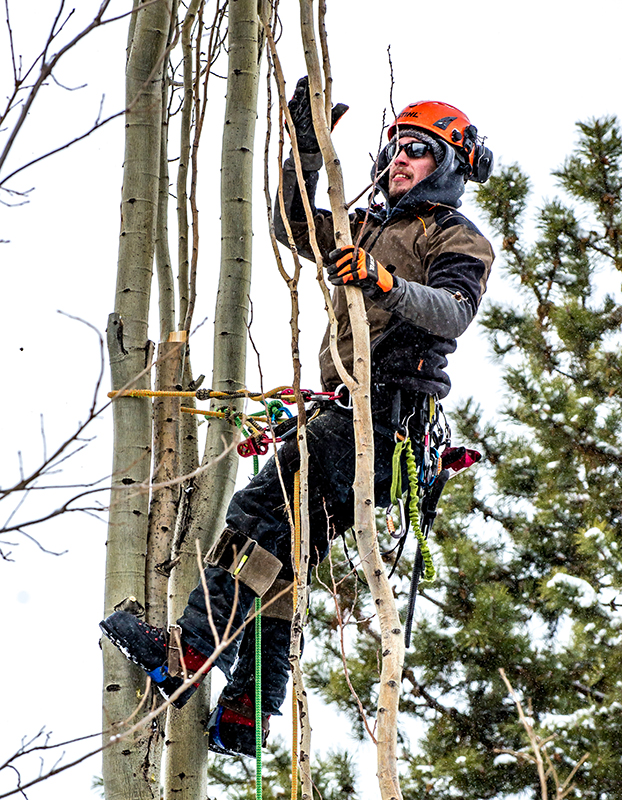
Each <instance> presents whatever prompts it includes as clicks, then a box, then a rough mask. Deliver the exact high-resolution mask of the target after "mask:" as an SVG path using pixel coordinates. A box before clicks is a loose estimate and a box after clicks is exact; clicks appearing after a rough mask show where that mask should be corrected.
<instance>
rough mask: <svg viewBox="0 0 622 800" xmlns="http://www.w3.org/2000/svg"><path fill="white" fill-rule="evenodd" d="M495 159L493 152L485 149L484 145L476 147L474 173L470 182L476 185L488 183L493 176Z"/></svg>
mask: <svg viewBox="0 0 622 800" xmlns="http://www.w3.org/2000/svg"><path fill="white" fill-rule="evenodd" d="M494 163H495V159H494V156H493V154H492V150H490V149H489V148H488V147H485V146H484V145H483V144H476V145H475V152H474V153H473V171H472V172H471V175H470V180H472V181H475V183H486V181H487V180H488V178H490V176H491V174H492V168H493V166H494Z"/></svg>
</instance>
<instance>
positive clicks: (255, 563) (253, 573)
mask: <svg viewBox="0 0 622 800" xmlns="http://www.w3.org/2000/svg"><path fill="white" fill-rule="evenodd" d="M205 560H206V561H207V563H208V564H210V565H211V566H212V567H220V568H221V569H224V570H226V571H227V572H228V573H229V574H231V575H233V577H234V578H237V579H238V580H239V581H241V582H242V583H244V584H246V586H248V587H249V588H250V589H252V590H253V591H254V592H255V594H256V595H258V596H259V597H263V596H264V594H265V593H266V592H267V591H268V589H269V588H270V587H271V586H272V584H273V583H274V581H275V580H276V576H277V575H278V574H279V572H280V571H281V568H282V566H283V565H282V563H281V562H280V561H279V559H278V558H277V557H276V556H273V555H272V553H269V552H268V551H267V550H266V549H265V548H264V547H262V546H261V545H260V544H258V543H257V542H256V541H255V540H254V539H251V538H250V537H248V536H246V535H245V534H243V533H240V532H239V531H234V530H232V529H231V528H225V530H224V531H223V532H222V533H221V535H220V537H219V538H218V539H217V540H216V541H215V542H214V544H213V545H212V547H211V548H210V550H209V552H208V554H207V555H206V557H205Z"/></svg>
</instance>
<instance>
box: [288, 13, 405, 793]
mask: <svg viewBox="0 0 622 800" xmlns="http://www.w3.org/2000/svg"><path fill="white" fill-rule="evenodd" d="M300 19H301V29H302V39H303V45H304V51H305V60H306V64H307V70H308V73H309V85H310V93H311V108H312V112H313V123H314V127H315V130H316V133H317V136H318V141H319V144H320V148H321V151H322V156H323V158H324V162H325V164H326V171H327V173H328V183H329V197H330V202H331V209H332V212H333V220H334V228H335V242H336V245H337V247H344V246H346V245H350V244H352V238H351V234H350V221H349V218H348V213H347V207H346V203H345V195H344V191H343V177H342V174H341V166H340V163H339V160H338V158H337V155H336V153H335V150H334V148H333V145H332V141H331V138H330V131H329V124H330V120H328V121H327V119H326V112H325V105H324V98H323V92H322V83H321V72H320V63H319V57H318V49H317V42H316V39H315V32H314V27H313V13H312V0H300ZM346 298H347V301H348V312H349V316H350V324H351V326H352V338H353V345H354V359H353V363H354V376H353V377H354V380H353V381H352V380H350V379H348V378H347V376H343V375H342V376H341V377H342V380H344V381H345V382H347V383H348V386H349V387H350V391H351V394H352V403H353V406H354V411H353V419H354V433H355V441H356V472H355V480H354V496H355V507H354V532H355V535H356V541H357V546H358V550H359V555H360V557H361V562H362V565H363V570H364V572H365V577H366V578H367V581H368V583H369V586H370V590H371V594H372V598H373V601H374V605H375V608H376V610H377V612H378V617H379V621H380V631H381V641H382V673H381V677H380V690H379V695H378V718H377V726H378V728H377V740H378V780H379V785H380V793H381V797H382V800H401V797H402V794H401V790H400V786H399V776H398V772H397V710H398V704H399V690H400V685H401V678H402V665H403V661H404V644H403V637H402V627H401V623H400V619H399V615H398V613H397V608H396V606H395V600H394V598H393V594H392V592H391V587H390V585H389V582H388V579H387V575H386V572H385V569H384V565H383V563H382V559H381V557H380V551H379V548H378V539H377V533H376V524H375V516H374V507H375V504H374V440H373V427H372V416H371V404H370V366H371V357H370V347H369V325H368V322H367V314H366V311H365V304H364V300H363V294H362V292H361V291H360V289H358V288H354V287H346Z"/></svg>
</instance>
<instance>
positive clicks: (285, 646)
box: [179, 406, 395, 714]
mask: <svg viewBox="0 0 622 800" xmlns="http://www.w3.org/2000/svg"><path fill="white" fill-rule="evenodd" d="M380 416H381V415H379V414H378V413H375V414H374V420H378V419H379V417H380ZM382 422H383V423H384V424H386V425H388V422H387V420H386V419H384V418H383V419H382ZM307 441H308V448H309V507H310V508H309V516H310V538H311V542H310V544H311V560H312V566H313V565H315V564H318V563H319V562H321V561H322V560H323V559H324V558H325V557H326V555H327V554H328V550H329V547H330V544H331V541H332V539H333V538H334V537H335V536H337V535H340V534H342V533H343V532H345V531H346V530H347V529H348V528H350V527H351V526H352V525H353V523H354V493H353V490H352V484H353V482H354V468H355V457H354V453H355V450H354V430H353V426H352V412H351V411H347V410H345V409H341V408H339V407H336V406H331V407H330V408H328V409H326V410H323V411H321V412H320V414H319V415H318V416H317V417H315V418H314V419H312V420H311V421H310V422H309V424H308V428H307ZM374 447H375V497H376V505H377V506H379V507H382V506H386V505H388V504H389V496H390V489H391V478H392V457H393V451H394V448H395V443H394V440H393V435H392V433H391V430H390V428H389V427H387V428H386V429H385V428H383V427H381V426H380V425H379V424H378V425H376V426H375V431H374ZM278 459H279V464H280V467H281V472H282V475H283V480H284V483H285V487H286V490H287V494H288V496H289V498H290V502H291V503H292V508H293V487H294V475H295V473H296V472H297V471H298V469H299V454H298V445H297V442H296V437H295V436H292V437H291V438H290V439H288V440H286V441H285V442H284V443H283V444H282V446H281V448H280V449H279V452H278ZM227 526H228V527H229V528H232V529H233V530H236V531H240V532H241V533H244V534H246V535H247V536H249V537H250V538H252V539H254V540H256V541H257V542H258V543H259V544H260V545H261V546H262V547H264V548H265V549H266V550H268V551H270V552H271V553H272V554H273V555H275V556H276V557H277V558H278V559H279V560H280V561H281V563H282V565H283V566H282V569H281V572H280V573H279V576H278V577H279V578H280V579H284V580H289V581H291V580H293V568H292V554H291V530H290V526H289V523H288V519H287V514H286V512H285V503H284V500H283V490H282V487H281V482H280V481H279V477H278V473H277V468H276V464H275V461H274V457H273V458H271V459H270V460H269V461H268V462H267V463H266V465H265V466H264V468H263V469H262V470H261V472H260V473H259V474H258V475H256V476H255V477H254V478H253V479H252V480H251V482H250V483H249V484H248V486H246V487H245V488H244V489H242V490H241V491H239V492H237V493H236V494H235V495H234V496H233V498H232V500H231V503H230V505H229V509H228V512H227ZM205 577H206V580H207V586H208V590H209V596H210V605H211V611H212V618H213V622H214V624H215V626H216V629H217V630H218V632H219V635H220V634H222V632H223V630H224V629H225V626H226V625H227V622H228V621H229V619H230V617H231V609H232V608H233V605H234V594H235V580H234V578H233V577H232V576H231V575H230V574H229V573H228V572H225V571H224V570H222V569H220V568H218V567H208V568H207V569H206V570H205ZM254 598H255V594H254V592H253V591H252V590H251V589H249V588H248V587H247V586H245V585H244V584H242V583H241V582H238V601H237V605H236V608H235V614H234V616H233V622H232V628H231V629H232V630H236V629H237V628H238V627H240V626H241V625H242V623H243V621H244V619H245V618H246V616H247V614H248V612H249V610H250V609H251V607H252V605H253V602H254ZM179 624H180V625H181V627H182V628H183V631H184V641H185V642H187V643H188V644H190V645H192V646H193V647H194V648H196V649H197V650H199V651H200V652H201V653H203V654H205V655H211V653H212V652H213V651H214V639H213V636H212V632H211V629H210V625H209V621H208V617H207V612H206V608H205V596H204V592H203V588H202V586H201V585H199V586H198V587H197V588H196V589H195V590H194V591H193V592H192V593H191V595H190V597H189V600H188V606H187V607H186V609H185V611H184V614H183V616H182V617H181V619H180V620H179ZM289 641H290V623H289V622H285V621H283V620H279V619H272V618H270V617H266V618H263V617H262V662H263V665H264V667H263V676H262V710H263V711H264V713H266V714H276V713H278V711H279V708H280V707H281V705H282V703H283V701H284V699H285V692H286V688H287V681H288V678H289V673H290V669H289V661H288V653H289ZM215 663H216V665H217V666H218V667H219V668H220V669H221V670H222V671H223V672H224V673H225V675H226V676H227V677H228V679H229V683H228V685H227V688H226V689H225V696H227V697H231V698H233V697H236V696H238V695H240V694H242V693H244V692H249V693H250V695H251V697H252V696H253V693H254V624H249V625H248V626H247V627H246V628H245V630H244V633H243V635H242V636H239V637H238V638H237V639H236V640H235V641H234V642H232V644H230V645H229V647H228V648H227V649H226V650H225V651H224V652H223V653H221V654H220V655H219V657H218V658H217V660H216V662H215Z"/></svg>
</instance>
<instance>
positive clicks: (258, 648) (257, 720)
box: [255, 597, 263, 800]
mask: <svg viewBox="0 0 622 800" xmlns="http://www.w3.org/2000/svg"><path fill="white" fill-rule="evenodd" d="M255 614H256V616H255V752H256V770H257V771H256V776H255V788H256V792H257V800H261V797H262V792H261V745H262V738H263V730H262V727H261V597H256V598H255Z"/></svg>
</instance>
